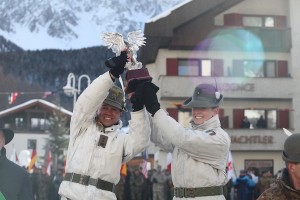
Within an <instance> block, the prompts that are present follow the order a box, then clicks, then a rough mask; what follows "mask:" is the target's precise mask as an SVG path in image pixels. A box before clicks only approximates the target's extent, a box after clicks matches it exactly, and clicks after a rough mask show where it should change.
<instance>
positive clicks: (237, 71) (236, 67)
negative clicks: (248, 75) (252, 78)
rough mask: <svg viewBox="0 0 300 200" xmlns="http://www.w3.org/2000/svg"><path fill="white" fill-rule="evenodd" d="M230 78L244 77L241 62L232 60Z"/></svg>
mask: <svg viewBox="0 0 300 200" xmlns="http://www.w3.org/2000/svg"><path fill="white" fill-rule="evenodd" d="M232 76H237V77H243V76H244V65H243V60H233V67H232Z"/></svg>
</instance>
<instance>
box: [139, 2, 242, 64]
mask: <svg viewBox="0 0 300 200" xmlns="http://www.w3.org/2000/svg"><path fill="white" fill-rule="evenodd" d="M242 1H244V0H209V1H208V0H187V1H184V2H183V3H182V4H180V5H179V6H176V7H174V8H172V9H171V10H169V11H166V12H165V13H162V14H160V15H158V16H156V17H154V18H152V19H150V20H149V21H148V22H147V23H146V24H145V28H144V36H145V37H146V38H147V39H146V42H147V44H146V45H145V46H143V47H142V48H141V52H142V62H143V64H145V65H146V64H149V63H153V62H155V59H156V56H157V53H158V50H159V49H161V48H165V49H180V50H191V49H193V48H194V47H195V46H196V45H197V43H199V41H201V40H203V39H205V37H206V36H207V35H208V34H209V33H210V32H211V31H212V30H213V29H215V27H214V17H215V16H217V15H218V14H220V13H222V12H224V11H226V10H228V9H229V8H231V7H233V6H234V5H236V4H238V3H240V2H242Z"/></svg>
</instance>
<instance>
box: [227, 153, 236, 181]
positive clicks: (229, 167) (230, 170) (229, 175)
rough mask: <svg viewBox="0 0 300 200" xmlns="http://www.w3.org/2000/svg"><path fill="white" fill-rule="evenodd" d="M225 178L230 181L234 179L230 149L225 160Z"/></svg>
mask: <svg viewBox="0 0 300 200" xmlns="http://www.w3.org/2000/svg"><path fill="white" fill-rule="evenodd" d="M227 178H228V180H230V179H232V181H235V179H236V175H235V170H234V166H233V159H232V155H231V151H229V154H228V160H227Z"/></svg>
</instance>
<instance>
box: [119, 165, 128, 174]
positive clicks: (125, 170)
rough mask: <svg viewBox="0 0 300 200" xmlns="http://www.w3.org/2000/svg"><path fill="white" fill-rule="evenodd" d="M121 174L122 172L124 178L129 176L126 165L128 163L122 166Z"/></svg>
mask: <svg viewBox="0 0 300 200" xmlns="http://www.w3.org/2000/svg"><path fill="white" fill-rule="evenodd" d="M120 172H121V175H122V176H127V165H126V163H123V164H122V166H121V170H120Z"/></svg>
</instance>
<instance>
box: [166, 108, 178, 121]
mask: <svg viewBox="0 0 300 200" xmlns="http://www.w3.org/2000/svg"><path fill="white" fill-rule="evenodd" d="M167 112H168V113H169V115H170V117H172V118H173V119H175V120H176V121H178V109H177V108H167Z"/></svg>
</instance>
